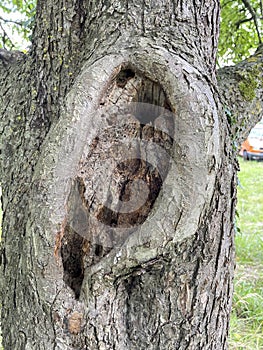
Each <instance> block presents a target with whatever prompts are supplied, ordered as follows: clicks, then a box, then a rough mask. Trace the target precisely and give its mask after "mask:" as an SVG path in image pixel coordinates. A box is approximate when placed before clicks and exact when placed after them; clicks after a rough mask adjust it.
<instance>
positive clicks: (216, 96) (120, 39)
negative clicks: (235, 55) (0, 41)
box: [0, 0, 263, 349]
mask: <svg viewBox="0 0 263 350" xmlns="http://www.w3.org/2000/svg"><path fill="white" fill-rule="evenodd" d="M254 23H255V21H254ZM218 31H219V3H218V2H216V1H215V2H213V3H211V2H208V1H196V2H195V3H192V2H191V1H182V2H181V1H179V2H178V1H162V0H158V1H155V2H153V1H144V2H142V1H129V2H126V3H124V2H123V1H117V0H112V1H105V2H103V1H98V2H96V3H95V2H92V1H85V2H84V1H79V0H76V1H71V2H65V1H60V0H56V1H52V2H51V1H38V4H37V11H36V20H35V27H34V32H33V40H32V47H31V49H30V52H28V54H27V55H23V54H19V53H15V54H14V53H10V52H7V51H4V50H1V52H0V54H1V75H0V77H1V93H0V98H1V104H0V108H1V124H0V127H1V164H2V167H1V180H2V184H3V185H2V187H3V213H4V215H3V248H2V255H1V256H2V259H1V260H2V264H1V272H2V277H3V278H2V279H1V281H2V286H1V290H2V318H3V319H4V320H5V321H4V323H3V339H4V347H5V349H51V348H53V349H85V348H86V349H123V348H129V349H138V348H139V349H146V348H148V349H170V348H171V349H172V348H173V349H174V348H178V349H196V348H201V349H225V348H226V347H227V345H226V344H227V333H228V322H229V313H230V309H231V297H232V284H233V267H234V252H233V250H234V249H233V236H234V216H235V202H236V171H237V168H238V165H237V162H236V149H235V144H236V142H239V141H240V140H241V139H243V138H244V137H245V136H246V135H247V133H248V131H249V129H250V128H251V127H252V126H253V125H254V124H255V123H256V121H257V120H258V119H259V118H260V116H261V115H262V100H263V99H262V46H259V48H258V50H257V51H256V53H255V54H254V55H253V56H251V57H250V58H248V59H247V60H245V61H243V62H241V63H239V64H237V65H236V66H233V67H226V68H224V69H221V70H220V71H219V72H218V82H219V88H218V83H217V79H216V74H215V73H216V72H215V66H216V52H217V44H218ZM129 102H132V103H133V105H132V106H135V110H134V109H132V110H128V119H127V113H126V115H125V112H127V109H126V110H123V109H122V104H124V107H125V106H126V107H127V103H129ZM149 104H150V105H151V106H152V107H151V108H150V107H149ZM164 109H165V111H164ZM116 110H117V113H116ZM131 114H133V116H132V115H131ZM138 135H139V136H138ZM123 138H126V139H128V140H130V141H129V142H130V144H131V145H133V148H129V149H128V151H129V152H128V154H125V153H124V149H122V148H121V149H120V150H119V149H118V147H116V145H117V146H119V144H120V142H121V141H122V140H123ZM130 144H129V145H130ZM134 144H135V146H134ZM145 145H146V146H145ZM153 146H154V147H153ZM138 149H139V150H140V156H139V157H138ZM134 150H136V152H135V151H134ZM126 151H127V150H126ZM162 152H163V153H162ZM123 154H124V158H121V157H123ZM160 155H161V156H160ZM120 159H121V160H122V161H121V162H120V161H119V160H120ZM123 159H124V160H123ZM114 160H115V161H116V162H117V166H116V167H115V168H114V169H113V170H114V171H113V172H110V171H109V169H108V168H107V167H106V164H108V165H109V168H111V167H112V165H113V163H111V162H113V161H114ZM90 179H92V181H93V182H91V181H90ZM98 179H100V180H101V179H102V180H103V181H102V183H103V184H104V183H105V182H106V181H105V180H109V179H112V181H113V182H115V183H116V184H117V188H119V189H120V190H121V191H120V194H119V196H120V197H122V201H123V202H125V201H126V202H130V198H131V197H132V194H133V193H132V191H131V189H130V185H129V184H130V183H132V182H135V181H136V180H137V183H138V188H137V192H136V191H135V194H137V196H139V195H140V193H141V192H144V191H141V187H140V186H141V185H140V183H141V182H144V183H146V185H147V186H148V188H149V195H148V197H147V198H146V201H145V205H142V206H141V207H140V208H139V209H138V210H137V211H133V212H131V213H130V215H125V213H124V212H123V211H121V210H120V211H116V210H115V211H113V210H109V208H108V207H107V206H105V205H102V204H101V202H100V201H99V200H98V194H99V191H98V190H99V188H102V189H103V186H102V187H100V183H98ZM118 186H119V187H118ZM106 193H107V194H108V195H109V197H110V198H114V196H113V195H114V192H113V186H109V188H107V191H106ZM138 198H140V197H138ZM111 201H112V202H113V200H112V199H111ZM76 218H77V220H76ZM79 223H81V225H80V226H78V224H79ZM83 225H84V226H83Z"/></svg>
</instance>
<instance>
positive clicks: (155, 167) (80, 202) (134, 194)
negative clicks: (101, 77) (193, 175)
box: [61, 67, 174, 298]
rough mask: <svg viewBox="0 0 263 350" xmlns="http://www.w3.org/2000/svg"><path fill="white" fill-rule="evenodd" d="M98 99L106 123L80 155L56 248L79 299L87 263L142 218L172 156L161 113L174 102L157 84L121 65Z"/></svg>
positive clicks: (168, 117)
mask: <svg viewBox="0 0 263 350" xmlns="http://www.w3.org/2000/svg"><path fill="white" fill-rule="evenodd" d="M129 103H132V108H131V110H129V113H128V115H125V111H127V110H125V108H123V107H122V106H127V104H128V105H129ZM100 104H101V106H102V108H103V117H104V118H106V120H107V123H108V127H107V128H106V129H104V130H102V131H101V132H100V133H99V135H97V136H96V137H95V138H94V140H93V142H92V144H91V145H90V147H89V151H88V152H87V153H86V154H83V157H82V159H81V160H80V163H79V170H78V173H77V175H76V177H75V179H74V180H73V183H72V187H71V192H70V195H69V198H68V202H67V207H68V217H67V224H66V228H65V233H64V236H63V240H62V247H61V255H62V261H63V267H64V280H65V283H66V284H67V285H68V286H69V287H71V288H72V289H73V290H74V292H75V295H76V298H78V297H79V294H80V289H81V284H82V280H83V277H84V271H85V269H86V268H87V267H88V266H91V265H92V264H95V263H96V262H97V261H99V260H100V259H101V258H102V257H103V256H105V254H107V253H108V252H109V251H110V250H111V249H112V248H113V247H115V246H116V245H118V244H121V243H122V242H123V241H124V240H125V238H126V237H127V236H128V235H129V234H131V233H132V232H133V231H135V230H136V229H137V227H138V225H141V224H142V223H143V222H144V221H145V220H146V219H147V217H148V216H149V214H150V212H151V210H152V209H153V206H154V203H155V201H156V199H157V197H158V196H159V195H160V192H161V188H162V184H163V181H164V180H165V177H166V175H167V173H168V171H169V163H170V160H171V157H172V148H173V147H172V146H173V139H172V136H171V135H173V130H174V120H173V118H172V114H171V113H164V108H165V109H166V110H167V111H168V112H169V111H171V108H170V107H169V102H168V100H167V98H166V96H165V93H164V91H163V89H162V87H161V85H160V84H158V83H156V82H153V81H151V80H149V79H147V78H146V77H144V76H142V75H140V74H138V73H136V72H135V71H134V70H133V69H131V68H127V67H125V68H123V69H121V70H120V72H119V73H118V74H116V75H115V77H114V78H113V79H112V80H111V82H110V84H109V86H108V89H107V91H106V93H105V95H104V96H103V99H102V100H101V103H100ZM115 106H117V107H118V108H117V109H116V108H114V107H115ZM131 112H132V113H131ZM122 116H123V118H122ZM124 144H125V147H124V146H123V145H124ZM160 150H162V151H161V152H160ZM84 153H85V152H84ZM102 198H103V200H102Z"/></svg>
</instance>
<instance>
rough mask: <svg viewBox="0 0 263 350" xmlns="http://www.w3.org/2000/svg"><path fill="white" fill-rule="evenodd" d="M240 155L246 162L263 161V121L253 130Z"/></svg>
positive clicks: (243, 144)
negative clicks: (252, 160)
mask: <svg viewBox="0 0 263 350" xmlns="http://www.w3.org/2000/svg"><path fill="white" fill-rule="evenodd" d="M240 155H241V156H242V157H243V159H244V160H251V159H257V160H263V119H262V120H261V122H260V123H258V124H256V126H255V127H254V128H253V129H252V130H251V132H250V134H249V135H248V138H247V139H246V141H245V142H243V143H242V146H241V150H240Z"/></svg>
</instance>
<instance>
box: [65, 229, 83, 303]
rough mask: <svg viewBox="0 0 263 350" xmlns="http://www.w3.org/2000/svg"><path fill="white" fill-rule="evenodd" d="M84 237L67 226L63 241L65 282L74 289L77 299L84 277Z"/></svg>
mask: <svg viewBox="0 0 263 350" xmlns="http://www.w3.org/2000/svg"><path fill="white" fill-rule="evenodd" d="M84 240H85V239H84V238H83V237H81V236H80V235H79V234H77V233H76V232H74V231H73V230H72V228H70V227H68V226H67V227H66V228H65V234H64V236H63V238H62V242H61V257H62V263H63V269H64V277H63V278H64V282H65V283H66V284H67V285H68V286H69V287H70V288H71V289H72V290H73V291H74V293H75V297H76V299H78V298H79V296H80V289H81V285H82V282H83V278H84V266H83V249H82V247H83V243H84Z"/></svg>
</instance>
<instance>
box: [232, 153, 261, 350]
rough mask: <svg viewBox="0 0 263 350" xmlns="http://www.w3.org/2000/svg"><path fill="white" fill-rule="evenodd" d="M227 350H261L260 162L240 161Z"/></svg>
mask: <svg viewBox="0 0 263 350" xmlns="http://www.w3.org/2000/svg"><path fill="white" fill-rule="evenodd" d="M240 167H241V171H240V173H239V181H240V186H239V187H238V206H237V212H238V215H237V216H238V217H237V228H238V230H237V231H238V232H237V234H236V259H237V268H236V276H235V292H234V298H233V311H232V316H231V322H230V339H229V349H230V350H260V349H261V350H262V349H263V271H262V270H263V182H262V180H263V162H255V161H252V162H244V161H243V160H242V159H241V160H240Z"/></svg>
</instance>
